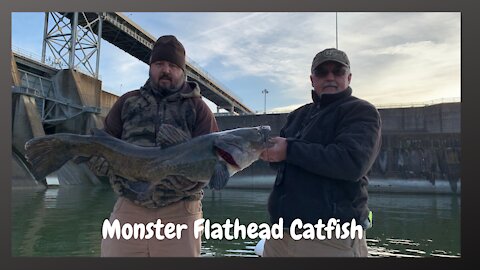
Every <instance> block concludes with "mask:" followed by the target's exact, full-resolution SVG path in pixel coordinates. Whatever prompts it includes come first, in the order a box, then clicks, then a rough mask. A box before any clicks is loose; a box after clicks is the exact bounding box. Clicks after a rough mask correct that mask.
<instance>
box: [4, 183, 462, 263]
mask: <svg viewBox="0 0 480 270" xmlns="http://www.w3.org/2000/svg"><path fill="white" fill-rule="evenodd" d="M268 194H269V191H268V190H235V189H230V190H223V191H220V192H218V191H217V192H212V191H210V190H207V191H206V192H205V198H204V200H203V209H204V218H206V219H210V221H211V222H212V223H213V222H219V223H224V222H225V220H226V219H228V218H230V219H231V221H232V222H233V220H234V219H235V218H239V220H240V223H241V224H248V223H251V222H255V223H257V224H260V223H263V222H267V221H268V214H267V212H266V202H267V198H268ZM114 202H115V195H114V194H113V192H112V191H111V189H110V188H109V187H84V186H72V187H62V188H59V189H48V190H46V191H34V190H13V191H12V215H13V216H12V254H13V255H14V256H99V254H100V238H101V226H102V223H103V220H104V219H105V218H108V217H109V215H110V211H111V209H112V208H113V204H114ZM369 205H370V208H371V209H372V211H373V212H374V226H373V228H372V229H370V230H368V231H367V243H368V246H369V255H370V256H373V257H377V256H378V257H389V256H396V257H427V256H439V257H459V256H460V198H459V197H457V196H438V195H437V196H435V195H405V194H403V195H400V194H371V195H370V203H369ZM257 242H258V239H253V240H252V239H248V238H247V239H245V240H242V239H239V240H233V241H228V240H212V239H208V240H205V239H204V240H203V241H202V256H206V257H210V256H241V257H256V255H255V253H254V248H255V245H256V243H257Z"/></svg>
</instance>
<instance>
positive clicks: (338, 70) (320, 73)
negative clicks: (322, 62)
mask: <svg viewBox="0 0 480 270" xmlns="http://www.w3.org/2000/svg"><path fill="white" fill-rule="evenodd" d="M330 72H332V73H333V75H335V76H336V77H341V76H343V75H345V74H346V73H347V68H346V67H344V66H338V67H335V68H334V69H333V70H330V69H328V68H326V67H318V68H316V69H314V70H313V74H314V75H315V76H317V77H319V78H325V77H327V76H328V74H330Z"/></svg>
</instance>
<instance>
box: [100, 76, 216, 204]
mask: <svg viewBox="0 0 480 270" xmlns="http://www.w3.org/2000/svg"><path fill="white" fill-rule="evenodd" d="M162 124H169V125H172V126H174V127H177V128H178V129H180V130H182V131H183V132H184V133H185V134H186V135H187V136H189V137H196V136H200V135H204V134H208V133H211V132H216V131H218V126H217V123H216V121H215V118H214V116H213V114H212V112H211V111H210V109H209V108H208V106H207V105H206V104H205V102H204V101H203V100H202V99H201V95H200V88H199V86H198V85H197V84H196V83H195V82H188V81H187V83H185V84H184V86H183V88H182V89H180V90H179V91H178V92H175V93H174V94H171V95H169V96H166V97H159V96H157V95H155V94H154V92H153V89H151V87H150V84H149V81H147V82H146V83H145V85H144V86H143V87H141V88H140V89H139V90H134V91H131V92H128V93H126V94H124V95H123V96H121V97H120V98H119V99H118V100H117V102H116V103H115V104H114V105H113V107H112V109H111V110H110V112H109V113H108V115H107V117H106V118H105V130H106V131H107V132H108V133H110V134H112V135H113V136H115V137H117V138H119V139H122V140H124V141H127V142H131V143H133V144H136V145H141V146H147V147H148V146H152V147H153V146H155V147H168V145H165V143H163V141H162V140H161V138H160V137H159V134H158V131H159V128H160V126H161V125H162ZM109 178H110V182H111V184H112V187H113V189H114V191H115V192H116V193H117V194H119V195H120V196H124V197H126V198H129V199H130V200H132V201H133V202H134V203H136V204H139V205H142V206H144V207H148V208H156V207H162V206H165V205H168V204H171V203H174V202H176V201H179V200H182V199H188V200H199V199H201V198H202V197H203V187H204V184H202V183H195V182H191V181H190V180H188V179H187V178H184V177H179V176H171V177H168V179H162V180H161V181H160V184H156V185H155V186H148V185H149V183H144V184H145V185H139V184H138V181H136V180H135V179H124V178H121V177H118V176H115V175H110V176H109ZM139 186H141V187H142V188H140V190H139V188H137V187H139ZM145 186H148V188H145Z"/></svg>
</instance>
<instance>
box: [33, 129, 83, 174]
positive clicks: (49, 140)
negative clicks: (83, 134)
mask: <svg viewBox="0 0 480 270" xmlns="http://www.w3.org/2000/svg"><path fill="white" fill-rule="evenodd" d="M69 146H70V145H69V144H68V142H66V140H62V139H61V138H59V137H58V136H54V135H47V136H43V137H38V138H33V139H31V140H29V141H28V142H27V143H25V150H26V151H25V157H26V159H27V161H28V162H29V163H30V164H31V165H32V174H33V175H34V176H35V178H36V179H37V180H41V179H44V178H45V177H46V176H47V175H49V174H50V173H52V172H54V171H56V170H58V169H60V167H62V166H63V164H65V163H67V161H69V160H70V159H72V158H73V157H74V153H73V152H72V151H71V147H69Z"/></svg>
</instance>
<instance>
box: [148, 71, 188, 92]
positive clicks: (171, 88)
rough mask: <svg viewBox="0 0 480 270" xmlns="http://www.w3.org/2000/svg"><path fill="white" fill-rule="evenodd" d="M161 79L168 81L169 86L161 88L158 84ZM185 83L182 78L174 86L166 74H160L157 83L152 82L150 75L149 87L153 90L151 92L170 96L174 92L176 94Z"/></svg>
mask: <svg viewBox="0 0 480 270" xmlns="http://www.w3.org/2000/svg"><path fill="white" fill-rule="evenodd" d="M161 79H168V80H170V86H162V85H160V84H159V83H158V81H160V80H161ZM184 83H185V77H184V76H182V77H181V79H180V80H179V81H178V82H177V83H176V84H175V83H174V82H173V80H172V77H170V76H169V75H166V74H162V75H161V76H160V77H159V78H158V80H157V81H155V80H152V75H151V74H150V86H151V87H152V88H153V90H155V91H157V92H158V93H162V94H166V95H168V94H172V93H174V92H177V91H178V90H180V89H181V88H182V86H183V84H184Z"/></svg>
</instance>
